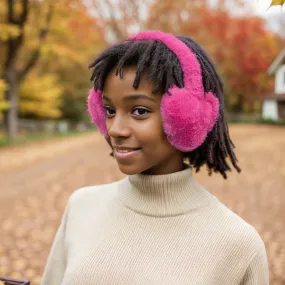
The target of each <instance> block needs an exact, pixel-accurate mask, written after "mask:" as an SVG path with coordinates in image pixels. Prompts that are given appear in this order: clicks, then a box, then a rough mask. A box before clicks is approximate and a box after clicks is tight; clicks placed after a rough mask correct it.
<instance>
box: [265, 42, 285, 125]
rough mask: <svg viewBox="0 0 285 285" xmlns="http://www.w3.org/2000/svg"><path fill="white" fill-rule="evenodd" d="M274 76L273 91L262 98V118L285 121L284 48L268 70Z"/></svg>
mask: <svg viewBox="0 0 285 285" xmlns="http://www.w3.org/2000/svg"><path fill="white" fill-rule="evenodd" d="M268 73H269V74H270V75H274V76H275V90H274V92H272V93H271V94H268V95H267V96H265V97H264V101H263V106H262V117H263V118H270V119H273V120H276V121H277V120H282V119H285V47H284V49H283V50H282V51H281V52H280V53H279V55H278V56H277V57H276V59H275V60H274V61H273V62H272V64H271V65H270V66H269V68H268Z"/></svg>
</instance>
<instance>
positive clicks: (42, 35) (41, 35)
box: [19, 4, 53, 81]
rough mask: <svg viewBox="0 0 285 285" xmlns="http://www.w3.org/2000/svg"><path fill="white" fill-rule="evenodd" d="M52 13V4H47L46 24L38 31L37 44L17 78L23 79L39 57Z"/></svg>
mask: <svg viewBox="0 0 285 285" xmlns="http://www.w3.org/2000/svg"><path fill="white" fill-rule="evenodd" d="M52 14H53V5H52V4H50V5H49V9H48V12H47V15H46V25H45V27H43V28H42V29H41V30H40V31H39V45H38V47H37V48H36V49H35V50H34V52H33V54H32V56H31V57H30V59H29V61H28V62H27V64H26V66H25V67H24V68H23V70H22V71H20V72H19V80H20V81H21V80H23V79H24V77H25V76H26V75H27V74H28V72H29V71H30V70H31V69H32V68H33V67H34V66H35V64H36V63H37V61H38V59H39V57H40V47H41V45H42V43H43V41H44V40H45V38H46V36H47V34H48V32H49V29H50V23H51V20H52Z"/></svg>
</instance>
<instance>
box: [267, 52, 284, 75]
mask: <svg viewBox="0 0 285 285" xmlns="http://www.w3.org/2000/svg"><path fill="white" fill-rule="evenodd" d="M284 60H285V47H284V48H283V49H282V50H281V52H280V53H279V54H278V56H277V57H276V58H275V59H274V61H273V62H272V63H271V65H270V66H269V68H268V69H267V72H268V73H269V74H270V75H272V74H274V73H275V72H276V71H277V69H278V67H279V66H280V65H281V64H282V63H283V61H284Z"/></svg>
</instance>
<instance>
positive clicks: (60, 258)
mask: <svg viewBox="0 0 285 285" xmlns="http://www.w3.org/2000/svg"><path fill="white" fill-rule="evenodd" d="M67 216H68V204H67V206H66V207H65V210H64V214H63V216H62V219H61V224H60V225H59V228H58V230H57V232H56V235H55V238H54V240H53V244H52V246H51V250H50V253H49V256H48V258H47V262H46V265H45V269H44V273H43V277H42V281H41V285H60V284H61V283H62V279H63V276H64V272H65V267H66V255H65V248H64V238H65V228H66V223H67Z"/></svg>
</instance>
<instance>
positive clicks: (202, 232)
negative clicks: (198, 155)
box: [41, 167, 269, 285]
mask: <svg viewBox="0 0 285 285" xmlns="http://www.w3.org/2000/svg"><path fill="white" fill-rule="evenodd" d="M41 284H42V285H60V284H62V285H91V284H92V285H112V284H118V285H160V284H161V285H184V284H187V285H188V284H189V285H190V284H191V285H268V284H269V272H268V263H267V255H266V250H265V246H264V243H263V241H262V239H261V237H260V236H259V234H258V233H257V231H256V230H255V229H254V228H253V227H252V226H251V225H249V224H248V223H246V222H245V221H244V220H243V219H241V218H240V217H239V216H238V215H236V214H235V213H234V212H232V211H231V210H229V209H228V208H227V207H226V206H225V205H223V204H222V203H221V202H220V201H219V200H218V199H217V198H216V197H215V196H213V195H212V194H211V193H209V192H208V191H207V190H205V189H204V188H203V187H201V186H200V185H199V184H198V183H197V182H196V181H195V179H194V178H193V176H192V169H191V168H190V167H187V168H186V169H184V170H182V171H179V172H175V173H171V174H166V175H143V174H136V175H130V176H127V177H126V178H124V179H122V180H120V181H118V182H115V183H111V184H105V185H99V186H92V187H85V188H82V189H79V190H77V191H75V192H74V193H73V194H72V195H71V197H70V199H69V201H68V204H67V206H66V209H65V212H64V215H63V218H62V222H61V225H60V227H59V229H58V231H57V234H56V237H55V239H54V242H53V245H52V248H51V252H50V255H49V257H48V260H47V264H46V267H45V271H44V275H43V279H42V283H41Z"/></svg>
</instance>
